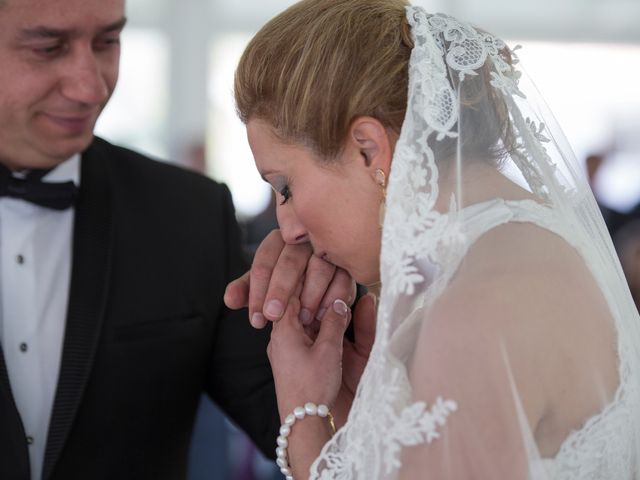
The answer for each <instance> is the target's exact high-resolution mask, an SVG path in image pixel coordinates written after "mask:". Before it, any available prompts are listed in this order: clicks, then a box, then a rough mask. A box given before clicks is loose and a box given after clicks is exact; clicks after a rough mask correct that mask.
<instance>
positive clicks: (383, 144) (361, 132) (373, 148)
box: [349, 116, 394, 175]
mask: <svg viewBox="0 0 640 480" xmlns="http://www.w3.org/2000/svg"><path fill="white" fill-rule="evenodd" d="M349 137H350V138H349V139H350V141H351V142H352V145H353V146H354V147H355V148H357V149H358V151H359V152H360V155H361V157H362V158H363V159H364V162H365V166H366V167H367V168H368V169H371V170H376V169H381V170H382V171H383V172H385V174H387V175H388V174H389V169H390V167H391V158H392V157H393V144H394V142H393V140H392V139H391V137H390V135H389V132H388V131H387V129H386V128H385V127H384V125H383V124H382V123H381V122H380V120H377V119H375V118H373V117H367V116H363V117H357V118H356V119H355V120H354V121H353V122H352V123H351V128H350V129H349Z"/></svg>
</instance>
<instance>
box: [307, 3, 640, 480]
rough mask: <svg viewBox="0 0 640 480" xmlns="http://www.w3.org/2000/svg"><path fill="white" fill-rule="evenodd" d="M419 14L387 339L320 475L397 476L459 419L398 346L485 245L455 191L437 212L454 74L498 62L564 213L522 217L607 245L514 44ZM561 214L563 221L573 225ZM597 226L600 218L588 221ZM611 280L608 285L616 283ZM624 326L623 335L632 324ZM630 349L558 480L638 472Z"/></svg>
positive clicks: (392, 245)
mask: <svg viewBox="0 0 640 480" xmlns="http://www.w3.org/2000/svg"><path fill="white" fill-rule="evenodd" d="M407 19H408V21H409V23H410V25H411V29H412V35H413V37H414V48H413V50H412V53H411V59H410V64H409V92H408V107H407V112H406V116H405V119H404V123H403V127H402V131H401V134H400V138H399V140H398V142H397V145H396V148H395V153H394V158H393V168H392V171H391V175H390V179H389V186H388V191H387V209H386V218H385V224H384V229H383V233H382V255H381V276H382V284H383V286H384V288H383V290H382V297H381V300H380V304H379V309H378V318H377V332H376V340H375V343H374V346H373V349H372V352H371V355H370V359H369V362H368V364H367V367H366V369H365V372H364V374H363V376H362V379H361V381H360V385H359V388H358V391H357V393H356V398H355V400H354V404H353V406H352V409H351V413H350V415H349V419H348V422H347V424H346V425H345V426H344V427H343V428H342V429H341V430H340V431H339V432H338V433H337V434H336V435H335V436H334V437H333V438H332V439H331V441H330V442H328V443H327V444H326V445H325V447H324V448H323V450H322V452H321V455H320V456H319V457H318V459H316V461H315V462H314V464H313V465H312V467H311V476H310V478H311V479H322V480H343V479H344V480H346V479H353V478H357V479H379V478H395V475H396V474H397V471H398V469H399V468H400V467H401V459H400V452H401V449H402V448H403V447H406V446H413V445H418V444H421V443H426V444H429V443H431V442H434V441H438V439H439V436H440V431H441V429H442V427H443V426H444V425H445V424H446V422H447V420H448V418H449V416H452V415H456V410H457V409H458V405H457V404H456V402H455V399H447V398H442V397H436V398H434V399H433V401H432V403H431V404H430V405H427V404H426V403H425V402H416V401H414V400H412V398H411V384H410V381H409V378H408V374H407V371H406V366H405V364H403V362H402V361H401V360H400V359H398V358H397V356H396V353H395V352H394V351H393V340H394V333H395V331H394V328H395V327H397V323H398V321H397V317H398V316H403V315H404V318H403V320H402V322H410V321H411V318H412V315H416V314H419V313H416V312H419V311H420V308H422V307H428V306H429V305H430V304H431V303H432V302H433V301H434V299H435V298H437V297H438V295H440V293H441V292H442V290H443V289H444V288H445V287H446V284H447V282H448V281H449V279H450V278H451V275H453V273H454V271H455V269H456V268H457V266H458V264H459V262H460V261H461V259H462V257H463V256H464V253H465V252H466V250H467V248H468V246H469V244H470V242H472V240H473V239H472V238H471V237H470V236H469V233H470V232H469V231H468V229H467V227H468V226H467V225H465V221H467V220H468V218H465V217H464V215H461V212H462V211H461V210H459V209H458V206H457V205H456V200H455V197H453V196H452V198H451V202H450V205H449V213H447V214H441V213H439V212H438V211H436V210H435V205H436V201H437V199H438V195H439V186H438V180H439V172H438V168H437V166H436V162H435V158H434V152H433V149H432V146H433V142H439V141H442V140H444V139H447V138H456V137H457V135H458V132H456V130H455V127H456V125H457V122H458V103H459V101H458V100H459V99H458V98H457V93H456V90H455V88H454V86H453V85H452V80H451V79H450V77H451V75H455V77H456V81H457V82H464V81H465V79H466V78H468V77H474V76H476V75H478V73H479V72H478V70H479V69H480V68H482V67H483V66H486V65H487V64H488V63H489V64H490V66H491V69H490V78H491V82H490V83H491V86H492V87H493V88H494V89H495V91H496V92H498V94H500V95H502V96H503V98H504V100H505V103H506V105H507V107H508V110H509V115H510V119H511V122H512V124H513V126H514V130H515V134H516V135H517V148H516V151H515V152H513V153H512V159H513V161H514V163H516V164H517V167H518V169H519V170H520V172H521V174H522V175H523V177H524V180H525V181H526V182H527V184H528V185H529V188H530V189H531V191H532V192H534V193H535V194H537V195H538V197H539V198H541V199H542V200H543V201H544V202H545V203H547V204H548V205H549V206H553V207H557V208H559V209H560V211H561V213H562V214H563V215H562V216H561V217H554V216H553V215H551V214H550V213H549V212H551V210H550V209H549V208H546V207H545V206H542V205H540V204H538V203H536V202H533V201H528V202H522V205H521V207H522V208H523V209H524V210H523V212H524V213H523V218H524V217H526V216H527V215H530V216H532V217H535V219H537V220H532V219H527V218H524V220H521V221H534V222H537V223H539V224H540V225H541V226H543V227H544V228H547V229H550V230H552V231H555V232H556V233H558V234H559V235H560V236H562V237H563V238H565V239H567V241H570V240H569V239H572V241H570V243H572V244H573V245H574V246H575V247H576V248H577V249H578V250H579V251H580V252H581V253H582V254H583V256H584V257H585V258H586V259H593V258H600V257H602V256H603V253H602V252H600V251H598V252H594V251H589V247H588V244H589V242H588V240H589V239H588V238H587V237H588V233H587V232H586V230H585V227H583V226H581V225H582V223H581V222H580V219H579V218H578V217H577V214H576V213H575V212H576V211H578V210H580V208H582V207H581V205H583V204H584V201H583V198H580V197H578V196H576V195H572V194H571V193H570V192H569V190H567V188H566V187H565V183H563V181H562V178H561V175H560V172H559V171H558V168H557V166H556V165H555V163H554V161H553V160H552V158H551V156H550V155H549V154H548V153H547V151H546V149H545V146H544V144H546V143H548V142H549V141H550V138H549V137H548V134H547V129H546V126H545V125H544V124H543V123H538V122H536V121H534V120H532V119H531V118H529V117H525V116H523V115H522V113H521V110H520V108H519V107H518V103H517V99H524V98H526V97H525V95H524V94H523V93H522V91H521V90H520V87H519V80H520V73H519V72H518V71H517V70H516V69H515V68H514V65H516V64H517V62H518V60H517V57H516V55H515V53H514V51H513V50H508V48H507V47H506V45H505V44H504V43H503V42H502V41H501V40H499V39H497V38H495V37H493V36H492V35H490V34H488V33H485V32H481V31H478V30H476V29H475V28H473V27H472V26H470V25H468V24H465V23H462V22H459V21H457V20H456V19H453V18H451V17H448V16H446V15H442V14H437V15H432V16H430V15H428V14H427V13H426V12H425V11H424V10H423V9H422V8H419V7H408V8H407ZM505 55H508V57H509V59H508V60H509V61H507V58H505ZM527 212H528V213H527ZM557 218H563V222H559V221H558V220H557ZM516 221H517V220H516ZM595 221H596V222H597V221H600V220H598V219H596V220H595ZM589 222H592V219H591V218H589V219H587V221H586V222H585V223H589ZM476 233H478V232H476ZM423 262H431V263H433V264H434V265H436V266H437V269H438V274H437V275H436V276H435V279H427V278H425V274H424V269H422V268H420V265H421V263H423ZM587 263H589V262H587ZM590 267H592V268H593V269H594V270H595V271H594V277H595V278H599V279H600V278H602V279H604V280H603V282H604V283H606V282H607V279H613V283H612V285H615V284H616V282H619V281H620V275H621V272H620V271H619V269H618V270H617V271H613V270H611V269H609V268H608V267H607V266H605V265H604V263H598V262H596V263H595V265H593V264H592V265H590ZM432 280H433V282H432ZM601 287H602V289H603V291H604V292H605V293H606V292H607V291H608V288H609V287H607V285H601ZM611 295H614V294H611ZM611 295H609V296H610V297H611ZM608 299H609V300H610V302H614V301H616V299H615V298H608ZM405 304H408V305H411V307H405V306H404V305H405ZM618 313H619V315H617V316H616V318H622V317H624V315H626V313H627V312H618ZM616 326H617V328H618V331H624V330H625V329H626V328H628V325H616ZM627 350H628V349H627V348H626V347H625V345H624V344H621V345H619V351H620V356H621V360H620V361H621V363H620V372H621V373H620V387H619V390H618V394H617V396H616V399H615V400H614V402H613V403H612V404H611V405H610V406H609V407H608V409H606V410H605V411H603V412H602V413H601V414H600V415H598V416H596V417H594V418H593V419H591V420H590V421H589V423H588V424H587V425H585V427H584V428H583V429H582V430H580V431H579V432H575V433H574V434H572V435H571V436H570V438H568V439H567V441H566V442H565V443H564V444H563V446H562V449H561V451H560V453H559V454H558V456H557V458H556V459H555V460H554V462H553V465H552V467H553V468H552V469H550V470H549V473H550V472H551V471H553V478H554V479H562V480H574V479H575V480H577V479H593V480H595V479H602V478H616V479H625V480H626V479H630V478H632V473H631V472H630V471H629V468H630V467H629V465H630V461H626V460H628V457H629V456H630V455H631V453H628V452H625V447H624V445H619V444H616V442H615V441H614V439H615V438H620V431H621V430H623V431H624V429H625V422H627V427H626V428H627V429H628V428H629V425H630V424H632V423H633V422H631V421H630V420H629V418H628V414H629V412H630V411H631V407H629V405H628V402H629V400H628V399H629V398H631V399H636V400H637V397H638V395H637V392H636V391H635V390H633V389H631V388H630V387H629V386H628V382H629V379H628V374H627V372H628V371H629V365H628V363H627V362H626V359H625V358H626V356H627V353H626V352H627ZM618 443H619V442H618ZM629 443H630V444H632V442H629ZM598 452H604V454H606V455H610V456H611V460H606V459H605V460H603V455H602V454H601V453H600V454H599V453H598ZM614 464H615V465H614ZM613 473H614V474H615V475H614V476H611V474H613ZM545 478H546V477H545Z"/></svg>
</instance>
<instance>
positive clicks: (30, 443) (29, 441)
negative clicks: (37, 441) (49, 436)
mask: <svg viewBox="0 0 640 480" xmlns="http://www.w3.org/2000/svg"><path fill="white" fill-rule="evenodd" d="M27 445H33V437H32V436H31V435H29V436H28V437H27Z"/></svg>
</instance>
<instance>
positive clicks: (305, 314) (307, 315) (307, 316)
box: [300, 308, 313, 325]
mask: <svg viewBox="0 0 640 480" xmlns="http://www.w3.org/2000/svg"><path fill="white" fill-rule="evenodd" d="M300 320H301V321H302V324H303V325H309V324H310V323H311V320H313V319H312V318H311V312H310V311H309V310H307V309H306V308H303V309H302V310H300Z"/></svg>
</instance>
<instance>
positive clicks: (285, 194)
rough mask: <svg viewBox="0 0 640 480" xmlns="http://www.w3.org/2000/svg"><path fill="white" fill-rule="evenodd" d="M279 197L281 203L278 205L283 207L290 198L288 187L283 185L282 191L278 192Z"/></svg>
mask: <svg viewBox="0 0 640 480" xmlns="http://www.w3.org/2000/svg"><path fill="white" fill-rule="evenodd" d="M280 195H282V201H281V202H280V205H284V204H285V203H287V201H289V199H290V198H291V192H290V191H289V185H285V186H284V187H283V188H282V190H280Z"/></svg>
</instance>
